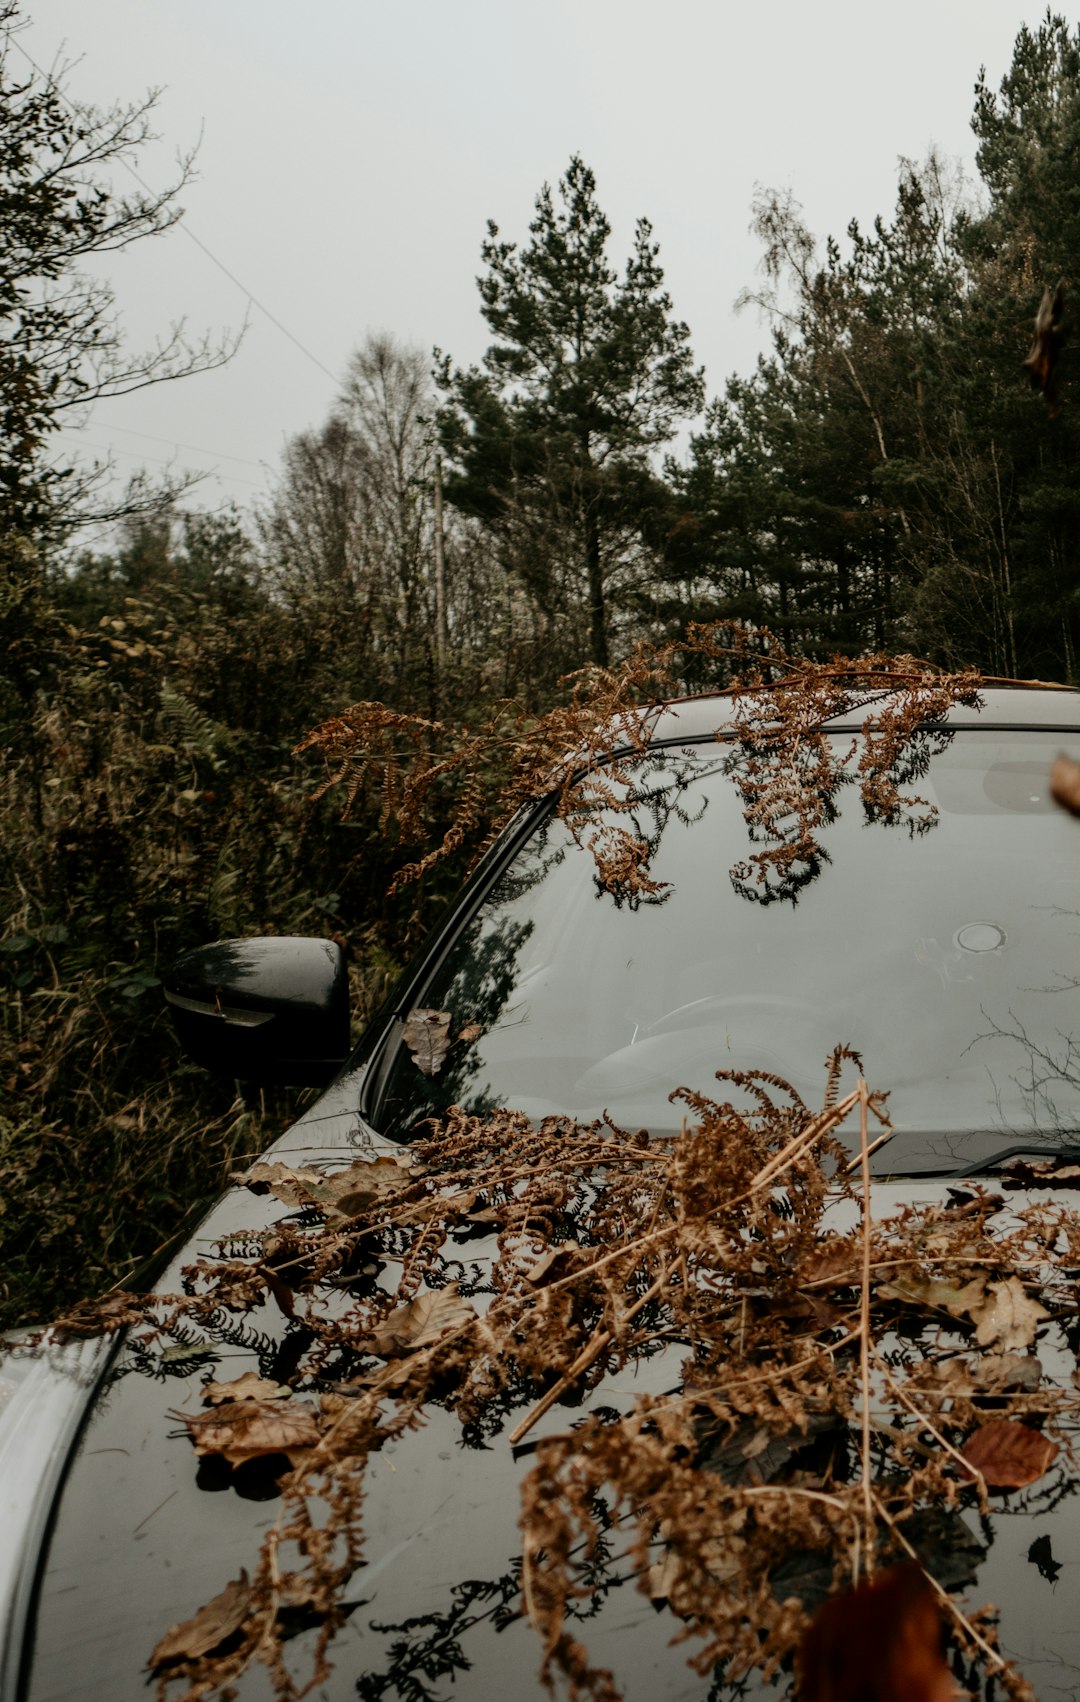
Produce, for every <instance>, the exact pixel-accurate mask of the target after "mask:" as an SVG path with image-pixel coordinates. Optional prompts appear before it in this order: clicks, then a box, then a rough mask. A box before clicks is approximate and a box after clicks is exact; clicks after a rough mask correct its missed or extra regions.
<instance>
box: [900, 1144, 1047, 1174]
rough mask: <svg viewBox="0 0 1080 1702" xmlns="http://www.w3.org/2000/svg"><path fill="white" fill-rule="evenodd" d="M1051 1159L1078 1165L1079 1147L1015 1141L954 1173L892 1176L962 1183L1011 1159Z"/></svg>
mask: <svg viewBox="0 0 1080 1702" xmlns="http://www.w3.org/2000/svg"><path fill="white" fill-rule="evenodd" d="M1036 1155H1037V1156H1038V1157H1040V1158H1053V1159H1056V1160H1057V1162H1058V1163H1059V1164H1080V1145H1077V1144H1075V1143H1073V1144H1072V1145H1068V1146H1047V1145H1046V1143H1045V1142H1039V1141H1018V1142H1017V1143H1016V1144H1015V1145H1013V1146H1005V1147H1000V1148H999V1149H998V1151H997V1152H991V1153H987V1154H986V1155H985V1157H983V1158H976V1159H974V1160H973V1161H972V1163H971V1164H960V1165H957V1166H956V1168H955V1169H954V1170H901V1171H895V1172H894V1173H893V1174H894V1175H895V1176H896V1177H897V1178H898V1179H899V1178H904V1179H905V1180H911V1181H912V1182H925V1181H929V1180H930V1179H931V1178H933V1177H936V1178H937V1179H938V1180H939V1181H941V1182H956V1181H963V1180H964V1179H965V1178H966V1177H970V1176H984V1175H990V1174H991V1173H992V1172H993V1171H995V1170H1000V1169H1001V1168H1002V1166H1003V1165H1005V1164H1007V1163H1008V1162H1009V1160H1010V1159H1014V1158H1033V1157H1035V1156H1036Z"/></svg>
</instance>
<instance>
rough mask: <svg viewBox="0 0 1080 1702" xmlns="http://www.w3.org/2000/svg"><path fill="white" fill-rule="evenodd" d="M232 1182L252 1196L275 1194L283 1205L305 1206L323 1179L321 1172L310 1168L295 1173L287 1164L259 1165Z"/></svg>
mask: <svg viewBox="0 0 1080 1702" xmlns="http://www.w3.org/2000/svg"><path fill="white" fill-rule="evenodd" d="M232 1180H233V1181H234V1182H240V1183H242V1184H243V1186H244V1187H245V1188H250V1189H251V1192H252V1193H253V1194H273V1196H274V1198H275V1199H276V1200H280V1201H281V1202H282V1204H283V1205H286V1206H306V1205H308V1204H309V1202H310V1197H311V1196H310V1192H309V1190H310V1189H311V1188H312V1187H318V1186H319V1185H320V1184H321V1183H322V1181H323V1180H324V1178H323V1175H322V1172H321V1171H319V1170H312V1169H311V1168H310V1167H309V1166H304V1167H302V1168H300V1169H293V1168H292V1166H291V1165H288V1164H263V1163H259V1164H253V1165H252V1166H251V1169H250V1170H244V1171H240V1172H237V1173H235V1174H234V1175H233V1177H232Z"/></svg>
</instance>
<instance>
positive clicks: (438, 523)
mask: <svg viewBox="0 0 1080 1702" xmlns="http://www.w3.org/2000/svg"><path fill="white" fill-rule="evenodd" d="M435 657H436V660H437V662H438V664H439V672H440V673H442V670H443V668H444V667H445V666H446V558H445V556H444V554H443V517H442V456H441V455H439V454H436V456H435Z"/></svg>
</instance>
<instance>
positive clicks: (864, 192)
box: [16, 0, 1045, 507]
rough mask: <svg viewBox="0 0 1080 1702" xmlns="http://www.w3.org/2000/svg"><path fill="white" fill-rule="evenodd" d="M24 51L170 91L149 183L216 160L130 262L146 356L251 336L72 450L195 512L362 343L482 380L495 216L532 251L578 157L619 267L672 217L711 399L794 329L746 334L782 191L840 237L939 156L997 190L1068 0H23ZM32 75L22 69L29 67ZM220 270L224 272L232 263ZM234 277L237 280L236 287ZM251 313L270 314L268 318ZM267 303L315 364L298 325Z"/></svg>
mask: <svg viewBox="0 0 1080 1702" xmlns="http://www.w3.org/2000/svg"><path fill="white" fill-rule="evenodd" d="M24 11H25V15H26V16H27V17H28V18H29V20H30V27H28V28H27V30H26V31H25V33H24V34H23V35H22V36H21V37H20V38H19V39H20V41H21V42H22V44H23V46H24V47H25V49H26V50H27V52H28V53H30V54H32V55H33V57H34V59H35V60H36V61H37V62H38V63H39V64H40V65H43V66H50V65H53V64H55V63H56V62H57V61H58V60H60V61H62V60H63V59H65V58H66V59H68V60H71V61H77V63H74V64H73V66H72V69H71V71H70V74H69V77H68V82H67V86H68V88H69V90H70V92H71V93H72V94H73V95H74V96H76V97H77V98H79V99H83V100H90V101H96V102H98V103H99V104H104V103H109V102H111V101H114V100H127V99H133V98H137V97H140V96H141V95H143V94H144V92H145V91H146V90H147V89H148V88H151V87H153V88H160V89H161V91H162V93H161V97H160V103H159V106H158V113H157V129H158V131H159V132H160V141H159V142H158V143H157V144H155V145H154V146H153V147H152V148H148V149H147V150H146V151H145V153H144V154H143V156H142V158H141V160H140V162H139V169H140V172H141V174H142V176H143V177H144V178H145V179H146V180H147V181H148V182H149V183H150V184H152V185H153V186H155V187H157V186H158V185H160V184H162V183H164V182H166V181H168V178H169V174H170V171H171V170H172V169H173V168H174V161H175V156H176V154H177V152H178V150H186V149H189V148H190V147H191V146H192V145H194V144H195V143H199V156H198V178H197V181H196V182H194V183H193V184H192V185H191V187H190V188H189V189H188V190H187V192H186V193H185V195H184V206H185V209H186V216H185V221H184V222H185V225H186V226H187V227H188V229H189V230H190V232H191V235H192V236H194V237H196V238H197V239H198V242H199V243H201V244H203V245H204V248H205V249H208V250H209V251H210V255H212V256H213V258H210V257H209V256H208V255H207V253H206V252H204V249H202V248H200V247H198V246H197V245H196V243H195V242H194V241H192V240H190V239H189V237H188V236H187V235H185V232H184V230H183V229H177V230H175V231H173V232H172V233H171V234H170V235H169V236H167V237H165V238H163V239H161V240H159V241H155V242H153V243H141V244H139V245H138V246H137V247H135V248H133V249H132V250H131V251H130V252H129V253H128V254H126V255H119V256H113V257H110V260H109V265H108V276H109V278H110V280H111V282H112V283H113V285H114V287H115V291H116V295H117V299H118V302H119V305H120V308H121V311H122V315H123V319H124V323H125V325H126V327H127V330H128V339H129V342H130V343H131V344H132V345H136V344H145V343H148V342H150V341H152V340H153V338H154V336H155V334H156V333H157V332H158V331H160V330H161V329H162V328H167V326H168V324H169V323H170V322H171V321H173V320H175V319H179V318H183V317H186V318H187V320H188V323H189V325H190V326H191V327H192V329H193V330H202V329H209V330H210V331H212V332H215V333H220V332H222V331H226V330H229V329H230V328H231V329H232V330H236V329H237V328H238V327H239V326H240V325H241V324H242V323H243V322H244V320H245V318H247V320H248V322H249V323H248V330H247V333H246V335H245V338H244V341H243V345H242V347H241V349H240V352H239V353H238V354H237V355H236V356H235V358H234V359H233V360H232V362H231V363H230V364H229V365H228V366H227V367H226V368H224V369H223V370H221V371H219V372H215V373H210V374H206V375H204V376H201V377H197V378H192V379H190V380H188V381H187V382H185V383H183V384H169V385H164V386H162V387H160V388H158V389H156V390H150V391H144V392H142V393H140V394H138V395H133V396H130V397H127V398H123V399H118V400H116V401H113V402H111V403H108V404H100V405H99V406H98V407H97V408H96V410H95V411H94V413H93V415H92V416H91V417H90V418H89V419H88V420H87V421H86V422H85V423H84V424H83V426H82V427H81V429H80V430H79V431H78V432H77V433H72V434H66V439H67V442H69V443H71V444H72V445H73V446H77V447H78V450H79V451H80V452H81V453H84V454H97V455H105V454H109V453H111V454H112V455H113V456H114V457H115V461H116V465H117V467H118V468H119V469H121V470H122V471H123V472H124V473H125V474H126V473H128V472H131V471H134V470H136V469H137V468H138V467H139V466H140V465H145V466H146V467H147V468H148V469H149V470H151V471H158V470H160V467H161V464H162V463H170V462H171V463H172V464H173V465H174V466H179V467H190V468H196V469H200V470H206V471H207V474H208V476H207V477H206V479H205V480H204V482H203V483H202V485H201V486H200V487H199V488H198V491H197V493H196V494H195V496H194V497H193V498H192V500H193V501H194V502H197V503H199V504H200V505H202V506H206V507H214V506H218V505H220V504H221V503H222V502H224V501H227V500H229V499H232V500H235V501H236V502H238V503H240V504H241V505H245V506H246V505H248V504H250V503H251V502H252V501H253V500H257V499H258V496H259V494H260V493H265V492H266V491H267V490H268V489H269V488H270V486H271V484H272V482H273V479H274V477H275V474H276V471H277V468H278V466H279V464H280V457H281V451H282V447H283V445H284V443H285V441H286V439H287V438H288V437H289V436H290V435H291V434H293V433H295V432H297V431H300V430H303V429H305V428H307V427H310V426H316V425H318V424H319V423H321V421H322V420H323V419H324V418H325V416H326V413H327V411H328V409H329V408H330V406H331V404H332V402H333V399H334V394H335V389H336V381H337V377H338V375H339V374H340V373H341V372H342V370H343V368H344V365H345V362H346V360H347V358H348V356H349V353H350V351H351V350H352V349H353V348H355V347H356V346H357V345H358V344H359V343H361V342H362V341H363V339H364V338H365V336H366V335H367V334H368V333H369V332H371V331H389V332H391V333H393V335H394V336H395V337H397V338H399V339H400V340H402V341H404V342H410V343H414V344H417V345H419V346H420V347H421V348H422V349H424V350H425V351H427V350H430V349H431V347H432V346H433V345H439V346H440V347H442V348H443V349H445V350H447V351H449V352H450V353H451V354H452V355H453V357H454V359H455V361H458V362H467V361H474V360H477V359H479V357H480V356H481V354H482V353H483V350H484V348H485V346H486V342H487V338H486V327H485V325H484V322H483V320H482V319H481V317H480V313H479V309H478V297H477V292H476V285H475V279H476V275H477V272H478V271H479V254H480V244H481V241H482V239H483V236H484V231H485V225H486V221H487V219H489V218H492V219H494V220H495V221H496V222H497V223H498V225H499V226H500V228H501V231H502V234H503V235H504V236H505V237H507V238H510V239H520V238H524V237H525V236H526V234H527V227H528V223H529V219H530V217H531V214H532V207H533V201H534V199H535V196H536V193H537V191H538V189H539V188H540V186H541V184H542V183H544V182H545V181H549V182H551V183H552V184H554V183H555V182H556V181H557V179H558V178H559V176H560V175H561V174H562V172H563V171H564V170H565V168H566V165H567V162H568V160H569V158H570V156H571V155H572V154H573V153H575V152H579V153H581V154H582V155H583V157H584V158H585V160H586V162H587V163H588V164H589V165H590V166H591V167H592V169H593V171H594V172H595V174H596V178H597V186H598V196H599V200H600V204H601V206H602V207H603V208H604V210H605V211H606V212H607V214H608V216H609V218H610V220H611V222H612V225H613V237H612V257H613V259H614V260H615V261H616V263H617V264H618V265H619V266H620V267H621V263H622V261H623V259H624V258H625V255H626V253H627V250H628V248H629V244H630V240H631V237H632V233H633V226H634V221H635V219H636V218H638V217H639V216H642V215H644V216H646V217H647V218H649V219H650V220H651V221H652V224H653V227H654V231H655V234H656V237H657V239H658V240H659V242H660V245H661V261H662V264H663V265H664V268H665V271H666V275H667V283H668V286H669V288H670V291H671V294H672V297H673V300H674V305H675V309H676V312H677V313H678V315H679V317H680V318H682V319H684V320H686V322H687V323H688V324H689V326H690V330H691V333H692V339H693V347H694V351H695V354H696V356H697V359H698V360H699V361H700V362H702V363H704V365H705V368H706V373H707V378H708V384H709V389H710V393H714V392H716V391H718V390H719V389H720V388H721V387H722V385H723V381H724V379H725V377H726V376H727V375H728V374H729V373H730V372H732V371H746V370H748V369H749V368H750V367H752V365H753V363H754V360H755V359H756V356H757V353H758V351H759V349H761V348H763V347H764V345H765V341H766V332H765V330H764V327H763V326H762V325H761V323H760V321H759V319H758V317H757V315H756V313H755V311H754V310H753V309H750V310H747V311H745V312H743V313H741V314H736V312H735V310H734V303H735V298H736V297H737V295H738V294H739V291H740V290H741V289H743V288H744V287H745V286H746V285H748V284H753V282H754V280H755V275H756V267H757V262H758V258H759V253H758V248H757V244H756V242H755V239H754V238H753V237H752V236H751V235H750V234H749V229H748V226H749V221H750V208H751V202H752V199H753V195H754V190H755V185H764V186H767V187H777V188H783V189H789V190H791V191H792V192H793V193H794V195H795V196H796V197H797V198H798V200H799V201H801V203H802V204H803V207H804V209H805V212H806V216H807V219H808V221H809V223H810V225H811V228H812V229H814V230H815V231H816V232H817V233H818V234H819V235H824V234H825V233H827V232H830V231H831V232H835V233H837V234H840V233H842V232H843V230H844V229H845V228H846V226H847V223H848V221H849V220H850V219H851V218H852V217H857V218H859V219H860V220H861V221H863V222H867V223H868V222H869V221H870V220H871V219H872V218H873V216H874V215H875V214H876V213H879V212H881V213H885V214H888V213H889V212H890V210H891V208H892V205H893V201H894V196H895V186H896V176H897V162H898V159H899V158H900V157H901V156H907V157H914V158H917V159H921V158H923V157H924V156H925V154H926V152H927V150H928V148H929V147H930V146H931V145H934V146H936V147H937V148H938V149H939V150H940V151H941V152H943V153H944V154H945V155H947V156H949V157H954V158H957V159H960V160H962V161H963V162H964V163H965V164H966V165H967V167H968V168H969V170H972V171H973V169H974V146H973V137H972V135H971V130H970V116H971V111H972V91H973V87H974V83H975V79H976V76H977V75H978V71H979V67H980V65H983V64H985V66H986V68H987V72H988V75H989V76H990V78H991V80H992V82H993V83H994V85H995V86H996V84H997V83H998V81H999V80H1000V78H1001V76H1002V74H1003V73H1004V71H1005V70H1006V68H1007V66H1008V64H1009V61H1010V58H1011V52H1012V45H1013V42H1014V40H1015V37H1016V33H1017V31H1018V29H1019V28H1020V26H1021V24H1022V23H1024V22H1027V23H1028V24H1029V25H1031V26H1035V25H1037V24H1038V22H1039V20H1040V18H1041V17H1042V16H1043V15H1044V13H1045V5H1044V4H1043V3H1042V0H1039V3H1037V4H1036V3H1034V0H907V3H906V4H905V5H904V6H902V7H901V6H897V5H896V4H895V0H891V3H890V4H888V5H884V4H882V3H881V0H814V3H813V4H810V3H808V0H772V4H770V5H768V6H756V7H754V6H750V5H746V4H739V5H735V4H732V3H731V0H666V4H665V5H664V6H663V7H661V6H660V5H659V4H658V3H657V0H651V3H650V0H543V3H540V0H310V4H308V5H307V6H304V7H300V6H298V5H297V4H296V0H288V3H286V0H24ZM16 57H17V55H16ZM215 261H216V262H217V264H215ZM221 267H224V268H226V269H227V271H228V272H229V273H231V274H233V277H234V278H235V279H237V280H239V284H237V283H234V282H232V281H230V279H229V278H228V277H227V276H226V275H225V273H224V272H223V271H222V270H220V269H219V268H221ZM251 297H253V298H254V301H251V300H250V299H249V298H251ZM255 302H258V303H260V304H262V307H264V308H266V309H268V310H269V312H270V313H271V314H273V315H274V317H275V318H276V319H277V320H278V321H280V323H281V325H282V326H284V327H285V328H286V329H287V331H288V332H289V333H291V336H292V337H293V338H295V339H296V341H297V342H298V343H299V344H302V345H303V351H306V352H303V351H302V350H301V349H300V348H298V347H297V346H296V343H294V342H292V341H290V340H289V337H288V336H286V335H285V334H284V332H283V331H282V330H280V329H279V328H278V327H277V326H275V325H274V324H272V323H271V322H270V320H269V319H268V318H267V317H266V316H265V314H264V313H263V312H262V311H261V310H260V308H259V307H258V306H256V305H255Z"/></svg>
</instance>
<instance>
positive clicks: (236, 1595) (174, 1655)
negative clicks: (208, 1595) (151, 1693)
mask: <svg viewBox="0 0 1080 1702" xmlns="http://www.w3.org/2000/svg"><path fill="white" fill-rule="evenodd" d="M250 1605H251V1584H250V1582H249V1580H248V1575H247V1573H246V1572H241V1574H240V1576H239V1578H234V1579H233V1580H232V1583H231V1584H226V1586H225V1588H224V1589H223V1590H222V1592H221V1594H220V1595H217V1596H215V1597H214V1598H213V1600H212V1601H208V1602H207V1603H206V1606H205V1607H201V1608H200V1609H199V1611H198V1613H197V1614H195V1615H194V1616H193V1617H192V1618H191V1619H185V1620H183V1621H182V1623H181V1624H179V1625H174V1626H172V1627H171V1628H170V1629H169V1630H168V1631H166V1633H165V1635H164V1637H163V1638H162V1639H161V1641H160V1643H159V1644H158V1645H157V1647H156V1648H155V1650H154V1652H153V1654H152V1655H151V1656H150V1663H149V1664H150V1666H151V1667H152V1668H157V1667H164V1666H169V1665H171V1663H172V1662H173V1661H194V1660H198V1658H199V1657H200V1655H208V1654H209V1653H210V1651H211V1649H216V1648H217V1647H218V1645H219V1644H220V1643H224V1642H225V1639H226V1638H227V1637H231V1636H232V1634H233V1632H234V1631H239V1629H240V1627H241V1625H243V1623H244V1619H245V1618H246V1616H247V1611H248V1608H249V1607H250Z"/></svg>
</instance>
